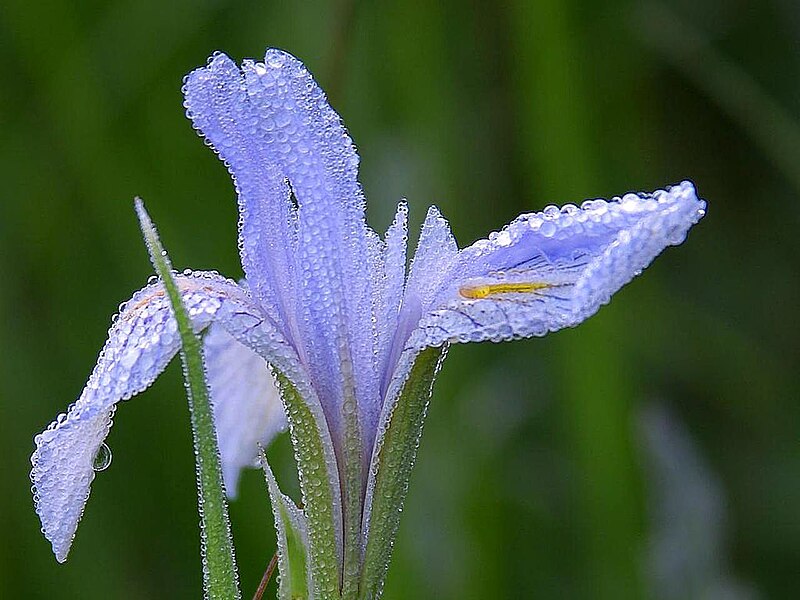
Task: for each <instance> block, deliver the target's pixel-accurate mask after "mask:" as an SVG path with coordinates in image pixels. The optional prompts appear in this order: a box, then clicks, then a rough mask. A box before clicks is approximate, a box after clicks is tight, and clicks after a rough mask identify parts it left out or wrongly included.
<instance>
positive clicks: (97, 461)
mask: <svg viewBox="0 0 800 600" xmlns="http://www.w3.org/2000/svg"><path fill="white" fill-rule="evenodd" d="M110 464H111V449H110V448H109V447H108V446H107V445H106V444H105V442H104V443H102V444H101V445H100V447H99V448H98V449H97V454H95V455H94V460H93V461H92V469H94V470H95V471H96V472H98V473H99V472H100V471H105V470H106V469H107V468H108V467H109V465H110Z"/></svg>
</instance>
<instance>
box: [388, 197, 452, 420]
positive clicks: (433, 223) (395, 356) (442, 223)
mask: <svg viewBox="0 0 800 600" xmlns="http://www.w3.org/2000/svg"><path fill="white" fill-rule="evenodd" d="M457 258H458V246H457V245H456V240H455V238H454V237H453V234H452V233H451V232H450V224H449V223H448V222H447V219H445V218H444V217H443V216H442V214H441V213H440V212H439V209H438V208H436V207H435V206H431V207H430V208H429V209H428V214H427V216H426V217H425V221H424V222H423V224H422V231H421V232H420V236H419V242H418V243H417V250H416V252H415V253H414V260H413V261H412V263H411V272H410V273H409V275H408V282H407V284H406V286H405V292H404V294H403V301H402V307H401V310H400V314H399V316H398V319H397V327H396V329H395V332H394V339H393V340H392V346H391V351H390V353H389V359H388V362H387V364H386V369H385V372H384V374H383V379H382V385H381V397H382V399H383V403H384V404H385V402H386V395H387V390H388V388H389V384H390V382H391V379H392V377H393V376H394V374H395V371H396V370H397V367H398V365H399V364H400V357H401V354H402V353H403V350H404V349H405V347H406V343H407V341H408V338H409V336H410V335H411V333H412V331H414V330H415V328H416V327H417V325H418V324H419V320H420V319H421V318H422V316H423V315H424V314H425V313H427V312H428V311H430V310H431V308H432V303H433V302H434V299H435V295H436V293H437V291H438V290H439V288H440V287H441V285H442V281H443V280H444V279H445V278H446V277H448V274H449V273H450V271H451V269H452V266H453V264H454V263H455V261H456V259H457ZM415 355H416V353H414V356H415ZM414 356H412V357H411V360H409V361H403V362H404V368H408V369H410V368H411V364H413V358H414ZM404 373H405V371H404Z"/></svg>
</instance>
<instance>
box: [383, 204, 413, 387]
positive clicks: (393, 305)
mask: <svg viewBox="0 0 800 600" xmlns="http://www.w3.org/2000/svg"><path fill="white" fill-rule="evenodd" d="M407 244H408V206H407V205H406V203H405V202H401V203H400V204H398V205H397V213H396V215H395V218H394V221H393V222H392V224H391V226H390V227H389V229H388V230H387V231H386V237H385V244H384V249H383V260H382V263H383V271H382V272H381V273H380V276H381V280H382V281H381V283H380V285H376V288H377V291H376V294H379V295H380V297H381V301H380V310H379V311H376V313H375V314H376V317H377V318H376V332H375V335H376V339H377V346H376V352H375V355H376V361H377V364H378V372H379V373H381V375H382V377H385V374H386V372H387V368H386V365H387V362H388V361H389V355H390V352H391V349H392V342H393V341H394V337H395V332H396V331H397V324H398V320H399V317H400V307H401V305H402V302H403V292H404V290H405V284H406V247H407ZM381 383H382V386H381V391H382V392H383V391H385V389H384V388H385V386H386V384H387V382H386V381H385V379H383V380H382V381H381Z"/></svg>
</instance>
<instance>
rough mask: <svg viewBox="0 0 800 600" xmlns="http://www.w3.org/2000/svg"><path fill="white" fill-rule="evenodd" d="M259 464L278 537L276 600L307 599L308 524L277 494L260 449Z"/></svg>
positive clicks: (263, 453)
mask: <svg viewBox="0 0 800 600" xmlns="http://www.w3.org/2000/svg"><path fill="white" fill-rule="evenodd" d="M261 465H262V466H263V468H264V476H265V477H266V479H267V487H268V489H269V497H270V501H271V502H272V514H273V516H274V517H275V531H276V533H277V537H278V572H279V573H280V579H279V582H278V598H280V600H301V599H302V600H305V599H306V598H308V590H309V587H310V586H309V574H308V569H307V564H308V554H309V552H308V527H307V524H306V518H305V516H304V515H303V513H302V511H301V510H300V509H299V508H297V506H295V504H294V502H292V500H291V498H289V497H287V496H286V495H284V494H283V493H281V491H280V489H279V488H278V482H277V481H276V480H275V475H274V474H273V473H272V469H271V468H270V466H269V463H268V462H267V455H266V453H265V452H264V450H263V449H262V450H261Z"/></svg>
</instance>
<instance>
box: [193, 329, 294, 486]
mask: <svg viewBox="0 0 800 600" xmlns="http://www.w3.org/2000/svg"><path fill="white" fill-rule="evenodd" d="M203 351H204V354H205V360H206V368H207V370H208V387H209V389H210V391H211V401H212V403H213V407H214V425H215V426H216V431H217V441H218V443H219V453H220V459H221V462H222V476H223V478H224V479H225V489H226V490H227V492H228V496H230V497H231V498H232V497H235V496H236V488H237V484H238V481H239V474H240V472H241V470H242V468H243V467H250V466H255V463H256V459H257V458H258V454H259V450H258V447H259V444H260V445H261V446H263V447H266V446H267V445H268V444H269V443H270V442H271V441H272V439H273V438H274V437H275V436H276V435H277V434H278V433H280V432H281V431H284V430H285V429H286V415H285V414H284V412H283V406H282V405H281V399H280V394H279V392H278V389H277V387H276V386H275V381H274V379H273V377H272V373H271V372H270V369H269V366H268V365H267V363H266V361H264V359H263V358H261V357H260V356H259V355H258V354H256V353H255V352H253V351H252V350H251V349H250V348H248V347H246V346H244V345H242V344H241V343H240V342H237V341H236V340H235V339H234V338H233V337H231V335H230V334H229V333H227V332H226V331H225V329H224V327H222V326H221V325H219V324H217V323H214V324H212V325H211V326H210V327H209V328H208V331H207V333H206V335H205V338H204V339H203Z"/></svg>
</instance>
